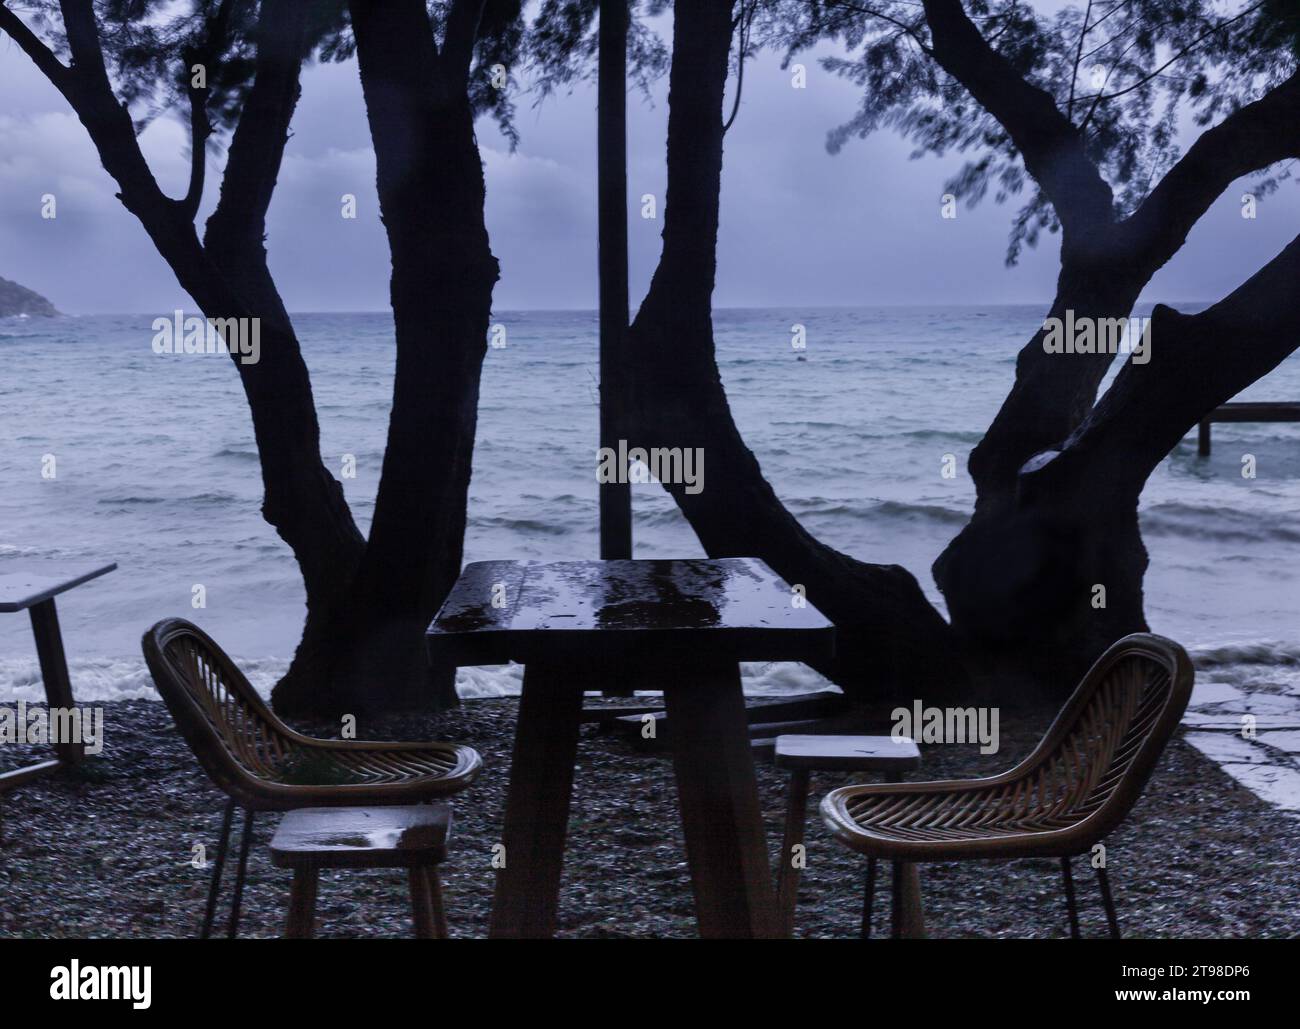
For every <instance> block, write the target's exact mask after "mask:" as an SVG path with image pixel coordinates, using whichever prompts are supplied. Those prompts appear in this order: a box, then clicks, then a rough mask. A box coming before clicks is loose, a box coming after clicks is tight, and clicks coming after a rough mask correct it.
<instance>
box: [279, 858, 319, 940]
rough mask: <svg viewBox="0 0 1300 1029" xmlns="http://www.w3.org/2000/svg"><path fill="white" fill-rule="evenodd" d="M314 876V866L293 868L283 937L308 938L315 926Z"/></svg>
mask: <svg viewBox="0 0 1300 1029" xmlns="http://www.w3.org/2000/svg"><path fill="white" fill-rule="evenodd" d="M316 876H317V871H316V869H314V868H295V869H294V870H293V885H292V886H291V887H289V923H288V925H287V926H286V927H285V930H284V935H285V939H289V940H309V939H311V937H312V934H313V932H314V931H315V928H316Z"/></svg>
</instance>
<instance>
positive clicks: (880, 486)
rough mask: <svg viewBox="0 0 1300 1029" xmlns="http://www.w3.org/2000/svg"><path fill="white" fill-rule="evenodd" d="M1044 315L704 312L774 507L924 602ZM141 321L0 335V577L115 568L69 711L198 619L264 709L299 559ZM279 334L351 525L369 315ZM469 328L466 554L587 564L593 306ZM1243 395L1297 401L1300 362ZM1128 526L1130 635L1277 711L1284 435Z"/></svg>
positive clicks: (500, 671) (211, 392)
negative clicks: (1138, 593)
mask: <svg viewBox="0 0 1300 1029" xmlns="http://www.w3.org/2000/svg"><path fill="white" fill-rule="evenodd" d="M1180 307H1181V309H1183V310H1195V309H1197V305H1180ZM190 313H193V312H186V314H190ZM1043 313H1044V306H997V307H871V308H833V309H832V308H827V309H815V310H809V309H770V310H757V309H746V310H738V309H736V310H720V311H718V312H717V313H716V321H715V333H716V341H717V351H718V360H719V365H720V367H721V370H722V376H723V380H724V383H725V386H726V388H727V392H728V396H729V398H730V401H731V407H732V410H733V412H734V415H735V418H736V421H737V423H738V424H739V427H740V429H741V432H742V433H743V435H744V437H745V439H746V441H747V442H748V444H749V446H750V447H751V449H752V450H753V451H754V452H755V453H756V455H757V456H758V459H759V461H760V462H761V465H762V468H763V472H764V474H765V475H766V476H767V478H768V479H769V481H770V482H771V483H772V485H773V486H774V487H775V489H776V491H777V493H778V495H779V496H780V497H781V498H782V500H783V501H784V502H785V504H786V505H787V506H788V507H789V509H790V510H791V511H792V512H793V514H794V515H795V516H796V517H797V518H798V519H799V520H800V521H801V522H802V523H803V525H804V526H806V527H807V529H808V530H809V531H811V532H812V533H813V534H815V535H816V536H817V537H819V538H820V539H822V540H824V541H826V542H827V543H829V544H831V545H832V546H834V547H837V548H839V549H841V550H843V551H845V552H846V553H849V554H852V555H853V556H854V557H857V558H860V559H862V560H865V561H872V562H882V563H897V564H902V565H904V566H905V567H907V568H908V569H910V570H911V571H912V572H913V574H915V575H916V576H917V578H918V579H919V581H920V583H921V585H922V587H923V588H924V589H925V591H926V593H927V594H928V595H929V596H930V598H931V599H932V600H933V601H934V602H935V603H936V604H938V605H939V606H940V608H941V609H942V598H941V597H940V596H939V594H938V592H937V590H936V589H935V587H934V583H933V580H932V579H931V576H930V572H929V568H930V565H931V562H932V561H933V560H934V559H935V557H936V556H937V555H938V554H939V552H940V551H941V550H942V549H943V547H944V545H945V544H946V543H947V542H948V540H949V539H951V537H952V536H953V535H954V534H955V533H956V532H957V531H958V530H959V529H960V528H961V527H962V525H963V524H964V523H965V521H966V519H967V517H968V515H969V512H970V510H971V505H972V501H973V496H974V492H973V487H972V485H971V482H970V480H969V478H968V477H967V476H966V474H965V471H964V468H965V462H966V458H967V456H968V455H969V453H970V450H971V449H972V448H973V447H974V446H975V444H976V443H977V442H978V441H979V439H980V437H981V434H982V433H983V431H984V429H985V427H986V426H987V425H988V423H989V421H990V419H991V418H992V417H993V415H994V413H995V412H996V411H997V409H998V407H999V405H1000V404H1001V402H1002V400H1003V398H1004V396H1005V395H1006V392H1007V390H1008V388H1009V386H1010V385H1011V382H1012V378H1013V375H1014V370H1015V356H1016V353H1017V351H1018V350H1019V349H1020V347H1021V346H1022V345H1023V343H1024V341H1025V340H1027V339H1028V338H1029V337H1030V336H1031V335H1032V334H1033V332H1034V330H1035V329H1036V328H1037V327H1038V326H1039V325H1041V321H1042V318H1043ZM1135 313H1136V314H1138V315H1144V314H1147V313H1148V310H1147V309H1139V310H1138V311H1137V312H1135ZM160 316H161V317H164V318H169V319H170V318H172V317H173V313H172V312H151V313H144V314H140V315H105V316H84V317H59V318H54V319H41V318H8V319H3V320H0V365H2V366H3V369H4V370H3V373H2V377H0V411H2V412H3V417H0V433H3V441H4V442H3V446H0V486H2V488H0V573H2V572H4V571H6V570H16V569H18V568H20V567H25V566H29V565H30V564H31V563H33V562H39V561H44V560H58V561H61V562H70V563H85V562H97V561H115V562H117V565H118V567H117V570H116V571H114V572H112V573H111V574H109V575H107V576H105V577H104V578H102V579H99V580H96V581H94V582H91V583H88V584H86V585H84V586H82V587H80V588H78V589H76V590H73V591H72V592H70V593H68V594H66V595H65V596H62V597H60V598H59V613H60V618H61V620H62V625H63V634H64V641H65V645H66V649H67V653H68V657H69V662H70V666H71V669H72V676H73V686H74V691H75V693H76V696H77V699H78V701H79V702H83V703H85V702H102V701H109V700H116V699H123V698H141V697H146V698H153V697H156V693H155V692H154V689H153V686H152V683H151V681H150V679H149V676H148V674H147V672H146V670H145V667H144V663H143V660H142V658H141V654H140V646H139V641H140V636H141V634H142V633H143V632H144V630H145V629H146V628H148V627H149V626H150V625H151V624H152V623H153V622H155V621H157V620H158V619H160V618H163V617H165V616H168V615H181V616H184V617H187V618H191V619H193V620H194V621H196V622H198V623H199V624H201V625H202V626H203V627H204V628H206V629H207V630H208V631H209V632H210V633H211V634H212V635H213V636H214V637H215V638H216V639H217V640H218V641H219V642H220V643H221V644H222V645H223V646H224V647H225V648H226V649H227V650H228V651H229V652H230V653H231V654H233V655H234V656H235V657H236V659H237V660H238V661H239V662H240V664H241V665H242V666H243V667H244V668H245V669H246V670H247V672H248V674H249V677H250V679H251V680H252V681H253V682H254V684H255V685H256V686H257V687H258V688H259V689H262V690H269V688H270V687H271V685H273V684H274V682H275V680H276V678H277V677H278V676H279V675H280V674H282V673H283V671H284V670H285V668H286V667H287V665H288V661H289V659H290V657H291V656H292V654H293V651H294V647H295V646H296V644H297V641H298V636H299V633H300V631H301V628H302V622H303V614H304V600H303V589H302V584H301V580H300V577H299V574H298V570H297V566H296V564H295V562H294V560H293V557H292V555H291V553H290V551H289V549H288V547H287V546H286V545H285V544H284V543H282V542H281V541H280V539H279V538H278V537H277V536H276V534H275V533H274V531H273V530H272V529H271V528H270V526H268V525H267V524H266V523H265V522H264V521H263V520H262V517H261V514H260V504H261V497H262V484H261V477H260V471H259V465H258V458H257V453H256V450H255V447H254V443H253V435H252V429H251V424H250V419H249V413H248V408H247V406H246V404H245V401H244V397H243V393H242V390H241V388H240V385H239V381H238V377H237V374H236V372H235V369H234V368H233V367H232V365H231V362H230V360H229V358H228V357H225V356H223V355H202V354H157V353H155V352H154V349H153V347H152V346H151V342H152V340H153V337H154V330H153V327H152V323H153V321H154V319H155V318H158V317H160ZM294 320H295V325H296V327H297V330H298V333H299V335H300V338H301V340H302V348H303V352H304V355H305V357H306V360H307V364H308V366H309V368H310V371H311V377H312V385H313V388H314V391H315V396H316V404H317V410H318V412H319V418H320V423H321V452H322V457H323V459H324V461H325V463H326V465H327V466H328V467H329V468H330V469H331V470H333V471H334V473H335V474H336V475H339V476H343V475H344V471H345V468H346V469H352V468H354V469H355V474H354V476H353V477H344V478H342V482H343V486H344V489H345V491H346V494H347V498H348V501H349V503H350V504H351V506H352V510H353V512H354V515H355V517H356V519H357V521H358V523H359V524H360V525H361V527H362V529H363V531H364V530H365V529H366V527H367V526H368V524H369V521H370V518H371V515H372V512H373V498H374V493H375V488H376V486H377V483H378V475H379V470H380V463H381V459H382V454H383V446H384V440H385V433H386V431H387V421H388V408H389V400H390V396H391V391H392V379H393V368H394V349H393V331H392V320H391V316H390V315H388V314H386V313H364V314H300V315H297V316H295V319H294ZM493 322H494V324H495V325H499V326H501V327H502V328H503V330H504V331H503V332H498V333H497V336H496V338H497V340H498V341H499V342H504V344H505V345H504V346H501V347H492V348H490V349H489V350H488V352H487V359H486V362H485V367H484V373H483V388H482V402H481V406H480V413H479V425H478V443H477V447H476V450H475V455H474V472H473V479H472V482H471V485H470V498H469V528H468V533H467V538H466V544H465V559H466V560H467V561H472V560H480V559H486V558H536V559H549V560H560V559H581V558H594V557H596V556H597V502H596V493H597V483H596V478H595V466H596V448H597V367H598V365H597V321H596V315H595V312H593V311H498V312H494V314H493ZM799 327H802V332H801V331H800V328H799ZM800 342H801V343H802V344H803V347H802V349H799V348H797V347H796V344H797V343H800ZM1176 345H1177V344H1176V341H1170V342H1169V344H1168V346H1169V347H1170V351H1169V353H1168V354H1164V353H1162V352H1161V346H1162V341H1161V340H1159V339H1154V340H1152V361H1153V363H1154V364H1156V365H1158V364H1159V363H1160V362H1161V361H1163V360H1168V361H1176V360H1177V359H1178V357H1177V353H1176V350H1175V348H1176ZM1232 359H1233V358H1232V353H1231V351H1230V350H1228V349H1226V348H1225V352H1224V354H1223V357H1222V360H1223V361H1225V362H1227V361H1231V360H1232ZM1113 374H1114V372H1113V371H1112V375H1113ZM1108 381H1109V379H1108ZM1241 399H1255V400H1300V359H1297V358H1295V357H1293V358H1291V359H1289V360H1288V361H1287V362H1285V363H1284V364H1283V365H1282V366H1281V367H1279V368H1278V369H1277V370H1276V371H1274V372H1273V373H1272V374H1270V375H1269V376H1267V377H1266V378H1265V379H1262V380H1261V381H1259V382H1258V383H1256V384H1254V385H1253V386H1251V387H1250V388H1249V389H1248V390H1247V391H1246V392H1245V393H1243V394H1242V396H1241ZM707 456H708V455H707V454H706V455H705V457H706V462H705V466H704V475H705V479H704V481H705V484H706V488H707V482H708V470H709V469H708V464H707ZM954 462H955V466H956V468H957V469H958V472H957V474H956V476H955V477H945V475H944V469H945V467H949V468H951V467H952V466H953V465H954ZM1247 473H1250V474H1247ZM633 504H634V542H635V554H636V556H638V557H688V556H699V555H701V554H702V551H701V548H700V546H699V544H698V542H697V541H696V540H695V538H694V536H693V534H692V533H691V531H690V528H689V526H688V525H687V523H686V522H685V521H684V520H683V519H682V517H681V516H680V515H679V514H678V512H677V510H676V508H675V506H674V505H673V504H672V502H671V501H670V499H669V498H668V497H667V496H666V495H665V494H664V492H663V491H662V489H661V488H660V487H659V486H658V485H656V484H654V483H648V484H638V485H636V486H634V487H633ZM736 515H737V517H744V512H743V511H738V512H736ZM1141 525H1142V533H1143V536H1144V538H1145V540H1146V544H1147V547H1148V549H1149V551H1150V555H1151V565H1150V570H1149V572H1148V575H1147V580H1146V590H1147V591H1146V597H1147V612H1148V618H1149V621H1150V623H1151V626H1152V628H1153V629H1154V630H1155V631H1157V632H1160V633H1163V634H1165V635H1167V636H1170V637H1172V638H1174V639H1176V640H1178V641H1180V642H1181V643H1183V645H1184V646H1186V647H1187V648H1188V650H1189V651H1191V652H1192V654H1193V655H1194V657H1195V659H1196V661H1197V665H1198V669H1199V681H1200V683H1201V687H1200V688H1202V689H1204V688H1207V687H1209V688H1211V689H1213V688H1218V689H1219V691H1220V692H1219V693H1217V694H1213V695H1214V696H1219V697H1228V696H1229V695H1230V694H1234V695H1235V694H1239V693H1240V692H1241V691H1242V690H1245V691H1247V692H1249V693H1252V694H1260V695H1268V696H1270V697H1277V698H1283V697H1285V698H1289V701H1297V698H1300V425H1298V424H1239V425H1216V426H1215V427H1214V446H1213V453H1212V455H1211V456H1210V457H1209V458H1199V457H1197V454H1196V439H1195V433H1194V432H1193V433H1190V434H1189V435H1188V436H1187V438H1185V439H1184V440H1183V441H1182V442H1181V443H1180V444H1179V445H1178V447H1177V448H1175V450H1174V451H1173V452H1172V453H1171V454H1170V455H1169V456H1168V457H1167V458H1166V459H1165V461H1164V462H1162V464H1161V465H1160V467H1159V468H1158V469H1157V470H1156V472H1155V473H1154V474H1153V475H1152V477H1151V479H1150V482H1149V484H1148V486H1147V488H1146V491H1145V493H1144V494H1143V498H1142V506H1141ZM200 587H201V589H200ZM200 601H201V602H202V606H196V605H197V604H199V603H200ZM744 671H745V680H744V681H745V685H746V689H747V690H748V691H749V692H751V693H754V694H781V693H789V692H798V691H803V690H809V689H817V688H824V687H825V686H826V685H827V684H826V683H825V681H824V680H822V679H821V677H820V676H818V675H817V674H816V673H815V672H813V671H811V670H810V669H808V668H805V667H803V666H801V665H792V664H766V665H765V664H755V665H748V666H746V667H745V669H744ZM519 682H520V669H519V668H517V667H512V666H508V667H501V668H476V669H465V670H462V672H461V676H460V679H459V682H458V688H459V690H460V692H461V694H462V696H463V697H466V698H473V697H484V696H499V695H507V694H511V693H514V692H517V690H518V688H519ZM1224 691H1227V692H1224ZM1202 696H1205V695H1204V694H1202ZM18 699H24V700H29V701H30V700H39V699H43V691H42V689H41V685H40V678H39V674H38V671H37V667H36V659H35V653H34V650H33V644H32V639H31V633H30V627H29V625H28V622H27V619H26V618H25V617H23V616H21V615H8V616H0V703H5V702H12V701H14V700H18ZM1297 702H1298V703H1300V701H1297ZM1297 725H1298V726H1300V721H1298V722H1297Z"/></svg>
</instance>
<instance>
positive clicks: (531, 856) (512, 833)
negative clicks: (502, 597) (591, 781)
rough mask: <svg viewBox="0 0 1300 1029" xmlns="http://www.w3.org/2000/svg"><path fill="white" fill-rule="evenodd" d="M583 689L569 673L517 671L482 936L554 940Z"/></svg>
mask: <svg viewBox="0 0 1300 1029" xmlns="http://www.w3.org/2000/svg"><path fill="white" fill-rule="evenodd" d="M583 688H584V679H583V676H582V674H581V673H580V672H578V671H576V670H574V669H568V668H563V667H554V666H550V667H547V666H538V665H537V664H536V663H534V664H531V665H529V666H528V667H527V668H526V669H525V670H524V686H523V694H522V696H521V697H520V698H519V720H518V723H517V725H516V727H515V748H514V756H513V757H512V758H511V762H510V787H509V790H508V792H507V794H506V816H505V829H504V832H503V833H502V837H501V842H502V843H503V844H504V846H505V853H504V855H503V856H504V859H505V866H504V867H503V868H499V869H498V870H497V885H496V895H495V897H494V899H493V901H492V920H491V924H490V926H489V929H488V935H489V936H492V937H514V938H522V939H536V938H547V937H551V936H554V935H555V927H556V915H557V913H558V910H559V903H560V868H561V865H562V864H563V860H564V837H565V834H566V832H567V831H568V825H569V797H570V795H571V793H572V791H573V764H574V761H575V759H576V757H577V753H578V725H579V721H580V719H581V716H582V692H583Z"/></svg>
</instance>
